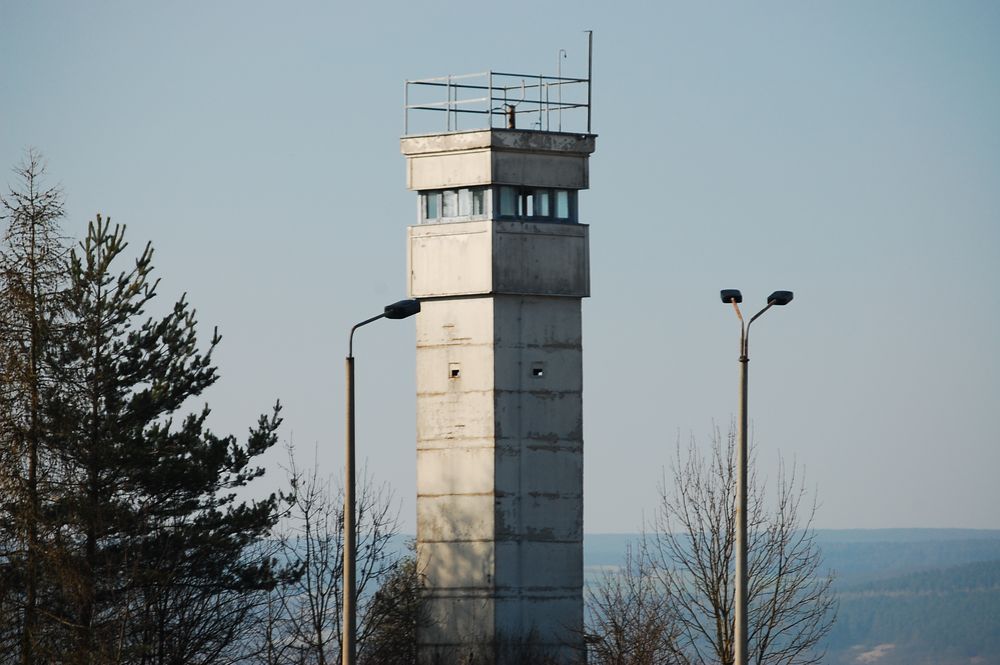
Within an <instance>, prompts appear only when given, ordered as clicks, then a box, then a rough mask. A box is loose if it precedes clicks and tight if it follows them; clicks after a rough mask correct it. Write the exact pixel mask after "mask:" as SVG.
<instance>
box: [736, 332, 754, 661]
mask: <svg viewBox="0 0 1000 665" xmlns="http://www.w3.org/2000/svg"><path fill="white" fill-rule="evenodd" d="M740 318H741V319H742V317H740ZM748 346H749V339H748V335H747V330H746V329H745V328H744V329H743V331H742V334H741V335H740V409H739V428H740V431H739V447H738V448H737V451H736V466H737V473H736V622H735V623H736V627H735V631H734V632H735V635H734V636H733V642H734V647H735V648H734V651H735V661H734V662H735V665H747V370H748V369H749V365H750V355H749V348H748Z"/></svg>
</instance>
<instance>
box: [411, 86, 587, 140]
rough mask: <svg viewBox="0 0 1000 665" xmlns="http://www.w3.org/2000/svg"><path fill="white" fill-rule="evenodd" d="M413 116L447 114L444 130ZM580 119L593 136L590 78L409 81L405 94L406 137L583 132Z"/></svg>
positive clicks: (445, 115)
mask: <svg viewBox="0 0 1000 665" xmlns="http://www.w3.org/2000/svg"><path fill="white" fill-rule="evenodd" d="M442 97H443V98H444V99H442ZM415 100H416V101H415ZM411 111H421V112H425V111H426V112H436V113H443V114H444V123H443V124H444V127H443V128H442V127H440V125H437V126H435V125H433V124H429V123H423V124H421V125H420V126H419V127H416V126H415V125H414V123H412V122H411V117H410V113H411ZM564 111H568V112H570V113H567V115H566V117H565V118H564V115H563V112H564ZM581 116H583V118H584V119H585V128H586V132H587V133H588V134H589V133H590V78H575V77H568V76H545V75H542V74H512V73H508V72H493V71H490V72H481V73H478V74H461V75H457V76H455V75H453V76H438V77H435V78H426V79H417V80H412V81H406V83H405V86H404V91H403V134H404V135H409V134H412V133H428V132H437V131H441V129H443V130H444V131H446V132H454V131H463V130H470V129H485V128H487V127H488V128H491V129H492V128H494V127H508V128H515V127H516V128H518V129H535V130H541V131H547V132H553V131H556V132H561V131H564V126H565V127H566V130H565V131H584V125H583V123H582V122H581ZM460 119H465V120H466V122H460ZM564 120H565V121H566V124H565V125H564ZM424 125H427V126H426V127H425V126H424Z"/></svg>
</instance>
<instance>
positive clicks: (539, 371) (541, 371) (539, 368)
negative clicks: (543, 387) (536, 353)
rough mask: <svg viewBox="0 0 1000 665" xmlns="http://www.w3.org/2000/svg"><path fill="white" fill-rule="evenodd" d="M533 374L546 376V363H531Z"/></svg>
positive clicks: (538, 376) (537, 376)
mask: <svg viewBox="0 0 1000 665" xmlns="http://www.w3.org/2000/svg"><path fill="white" fill-rule="evenodd" d="M531 376H532V377H534V378H536V379H540V378H542V377H543V376H545V363H541V362H536V363H531Z"/></svg>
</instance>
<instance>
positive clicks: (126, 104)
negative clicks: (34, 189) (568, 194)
mask: <svg viewBox="0 0 1000 665" xmlns="http://www.w3.org/2000/svg"><path fill="white" fill-rule="evenodd" d="M586 29H592V30H594V35H595V57H594V131H595V132H596V133H597V134H598V135H599V137H598V140H597V152H596V153H595V154H594V156H593V158H592V160H591V186H592V189H591V190H590V191H589V192H586V193H584V194H583V195H582V196H581V213H580V216H581V221H583V222H585V223H589V224H590V225H591V267H592V298H590V299H589V300H587V301H585V303H584V419H585V440H586V443H585V450H586V454H585V469H586V471H585V474H586V476H585V479H586V488H585V491H586V499H585V504H586V508H585V529H586V530H587V531H588V532H608V531H635V530H637V529H638V528H639V526H640V524H641V521H642V514H643V511H646V512H647V513H648V512H649V511H650V510H651V509H652V507H653V505H654V504H655V501H656V496H657V487H656V486H657V483H658V482H659V480H660V478H661V474H662V469H663V467H664V465H665V464H667V463H668V462H669V459H670V456H671V454H672V452H673V450H674V447H675V445H676V444H677V442H678V440H681V441H683V442H685V443H686V442H687V441H688V440H689V438H690V437H692V436H694V437H695V438H696V439H697V440H698V441H699V443H700V445H702V446H703V447H704V446H707V444H708V440H709V436H710V434H711V432H712V430H713V427H714V426H715V425H718V426H720V427H722V428H723V430H725V429H726V428H727V427H728V425H729V422H730V419H731V417H732V415H733V414H734V413H735V410H736V400H737V371H738V364H737V355H738V353H737V351H738V348H737V344H738V333H739V329H738V325H737V322H736V319H735V317H734V315H733V312H732V310H731V309H730V308H727V307H725V306H723V305H722V304H721V302H720V301H719V298H718V290H719V289H720V288H740V289H742V290H743V293H744V296H745V298H746V302H747V303H748V304H747V309H753V308H754V306H755V305H758V304H761V305H762V304H763V300H764V298H765V297H766V296H767V294H769V293H770V292H771V291H772V290H775V289H790V290H793V291H795V296H796V297H795V300H794V302H793V303H792V304H791V305H789V306H788V307H785V308H782V309H778V310H776V311H773V312H769V313H768V314H767V315H766V317H764V318H762V319H761V320H760V321H758V322H757V323H756V324H755V326H754V336H753V339H752V346H751V357H752V359H753V361H752V362H751V365H750V370H751V374H750V382H751V393H750V409H751V418H752V421H753V424H754V430H755V434H756V439H757V443H758V473H759V474H761V475H762V476H765V477H768V478H772V479H773V478H774V475H775V473H776V469H777V459H778V455H779V454H781V455H784V457H785V458H786V460H789V461H790V460H794V461H795V462H796V463H797V464H799V465H802V466H804V467H805V474H806V477H807V482H808V483H809V486H810V487H813V488H815V489H816V490H817V492H818V494H819V500H820V503H821V505H820V509H819V513H818V516H817V520H816V525H817V526H819V527H831V528H832V527H932V526H933V527H948V526H951V527H979V528H1000V508H998V507H1000V482H998V480H997V478H998V471H1000V429H998V424H997V420H998V419H997V415H998V413H1000V354H998V352H997V346H998V343H1000V279H998V277H1000V4H998V3H996V2H969V1H963V2H917V1H910V0H907V1H905V2H903V1H899V2H890V1H885V2H877V3H874V2H867V1H864V2H836V3H834V2H810V3H804V2H791V1H788V2H757V3H716V2H705V3H703V2H698V3H695V2H691V3H684V4H680V3H675V2H633V1H620V2H591V3H581V2H522V1H520V0H510V1H506V2H500V3H497V2H493V3H482V2H471V1H466V2H370V3H350V4H347V3H335V2H323V3H319V2H316V3H313V2H284V3H263V2H253V3H251V2H169V3H167V2H160V3H152V2H132V1H128V2H110V1H108V2H90V3H83V2H68V1H67V2H30V3H29V2H20V1H14V0H0V166H2V167H3V168H4V169H6V168H7V167H8V166H14V165H15V164H16V163H17V162H19V161H20V160H21V159H22V157H23V154H24V149H25V148H27V147H28V146H34V147H37V148H38V149H39V150H41V151H42V152H43V153H44V154H45V156H46V157H47V159H48V162H49V176H50V182H52V183H58V184H61V185H62V186H63V188H64V190H65V193H66V199H67V210H68V217H67V220H66V231H67V233H68V234H69V235H72V236H75V237H77V238H79V237H81V236H82V235H83V234H84V233H85V229H86V223H87V221H88V220H89V219H92V218H93V216H94V214H95V213H97V212H101V213H104V214H106V215H110V216H111V217H112V219H113V220H114V221H116V222H120V223H125V224H127V225H128V238H129V239H131V241H132V243H133V245H134V246H136V247H138V246H141V245H142V244H144V243H145V242H146V241H147V240H151V241H152V242H153V244H154V246H155V248H156V265H157V267H158V273H159V275H160V276H161V277H162V283H161V287H160V293H161V297H160V301H161V302H160V303H159V307H161V308H165V307H167V306H168V305H169V303H170V302H172V301H173V300H174V299H176V298H177V297H179V296H180V294H181V293H184V292H187V293H188V294H189V295H188V297H189V299H190V301H191V302H192V303H193V304H194V305H195V306H196V307H197V309H198V313H199V317H200V321H201V323H202V329H203V338H204V339H205V340H206V341H207V339H208V337H209V335H210V334H211V328H212V326H214V325H217V326H218V327H219V329H220V331H221V333H222V335H223V342H222V345H221V347H220V348H219V350H218V352H217V355H216V359H217V361H218V364H219V366H220V369H221V375H222V378H221V380H220V381H219V383H218V384H217V385H216V386H214V387H213V388H212V389H211V390H210V391H209V392H208V393H207V395H206V399H207V400H208V402H209V403H210V405H211V406H212V407H213V409H214V413H213V418H212V423H213V426H214V427H215V428H216V429H217V430H219V431H232V432H238V433H242V432H245V431H246V428H247V427H248V426H249V425H251V424H252V422H254V420H255V418H256V415H257V414H259V413H261V412H263V411H265V410H267V409H268V407H269V405H270V404H272V403H273V401H274V400H275V399H276V398H280V399H281V400H282V402H283V403H284V405H285V412H284V415H285V425H284V430H283V431H284V437H285V440H286V441H294V443H295V445H296V446H297V447H298V448H299V450H300V453H299V455H300V457H301V458H302V460H303V461H306V462H310V461H311V460H312V459H313V455H314V450H315V456H316V459H317V461H318V463H319V464H320V465H321V467H322V470H323V471H324V472H326V473H331V474H333V473H339V469H340V464H341V463H342V462H341V460H342V452H341V451H342V449H343V426H344V421H343V388H342V383H343V378H342V377H343V368H342V367H343V357H344V355H345V354H346V345H347V332H348V329H349V328H350V326H351V325H352V324H353V323H355V322H357V321H359V320H361V319H364V318H367V317H369V316H371V315H373V314H375V313H378V312H379V311H381V307H382V306H383V305H384V304H385V303H388V302H391V301H394V300H397V299H399V298H402V297H405V295H406V293H405V289H406V257H405V238H406V227H407V225H409V224H411V223H414V221H415V209H416V206H415V203H414V197H415V195H414V194H413V193H410V192H407V191H406V190H405V187H404V178H403V176H404V161H403V158H402V156H401V155H400V154H399V144H398V138H399V136H400V134H401V133H402V112H401V106H402V83H403V81H404V79H407V78H421V77H427V76H436V75H444V74H449V73H453V74H459V73H466V72H478V71H484V70H487V69H495V70H501V71H516V72H525V73H545V74H554V73H555V68H556V58H557V54H558V51H559V49H560V48H562V49H566V51H567V53H568V57H567V58H566V59H565V60H564V61H563V63H564V65H563V73H564V74H577V75H585V72H586V38H585V35H584V34H583V32H582V31H583V30H586ZM7 173H8V175H7V176H4V177H0V183H4V182H6V183H10V182H13V176H12V175H10V174H9V172H7ZM413 345H414V335H413V324H412V322H411V321H405V322H392V321H385V322H379V323H378V324H377V325H373V326H370V327H368V328H366V329H364V330H363V331H362V332H361V333H359V335H358V339H357V340H356V347H355V353H356V356H357V358H358V361H357V362H358V381H359V384H358V391H359V393H358V409H359V411H358V417H359V423H358V441H359V455H360V456H361V457H364V458H367V460H368V468H369V471H370V472H371V473H372V474H373V475H374V477H375V478H376V479H377V480H378V481H383V482H387V483H389V484H391V486H392V487H393V488H394V489H395V491H396V495H397V497H398V498H399V499H400V501H401V510H402V513H401V515H402V518H403V522H404V529H405V530H407V531H409V532H412V531H413V530H414V528H415V526H414V521H415V520H414V500H413V495H414V462H415V452H414V420H415V416H414V402H415V400H414V351H413ZM195 407H197V405H192V408H195ZM281 459H282V454H281V453H280V452H276V453H275V454H274V455H272V456H270V457H269V458H268V461H267V463H268V466H269V469H270V471H269V473H271V474H273V476H274V479H273V480H272V481H270V484H269V483H268V482H264V483H262V484H261V489H262V490H267V489H269V488H270V487H273V486H276V485H277V480H278V479H279V478H280V477H281V475H282V471H281V468H280V463H281Z"/></svg>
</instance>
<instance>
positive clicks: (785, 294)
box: [720, 289, 792, 665]
mask: <svg viewBox="0 0 1000 665" xmlns="http://www.w3.org/2000/svg"><path fill="white" fill-rule="evenodd" d="M720 295H721V296H722V302H724V303H731V304H732V306H733V309H734V310H736V316H737V317H739V320H740V410H739V416H738V421H739V446H738V447H737V450H736V467H737V471H736V622H735V623H736V626H735V630H734V631H733V632H734V633H735V635H734V636H733V641H734V643H735V644H734V651H735V659H734V663H735V665H747V646H748V645H747V617H748V613H747V369H748V365H749V364H750V325H751V324H752V323H753V322H754V321H756V320H757V318H758V317H759V316H760V315H761V314H763V313H764V312H766V311H767V310H769V309H771V307H773V306H774V305H787V304H788V303H790V302H791V301H792V292H791V291H775V292H774V293H772V294H771V295H769V296H768V297H767V305H766V306H765V307H764V309H762V310H760V311H759V312H757V313H756V314H754V315H753V317H751V318H750V321H748V322H747V323H744V322H743V313H742V312H741V311H740V306H739V303H741V302H743V294H741V293H740V292H739V290H738V289H723V290H722V291H721V292H720Z"/></svg>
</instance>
